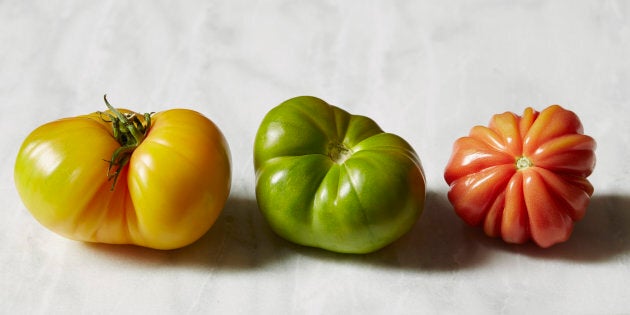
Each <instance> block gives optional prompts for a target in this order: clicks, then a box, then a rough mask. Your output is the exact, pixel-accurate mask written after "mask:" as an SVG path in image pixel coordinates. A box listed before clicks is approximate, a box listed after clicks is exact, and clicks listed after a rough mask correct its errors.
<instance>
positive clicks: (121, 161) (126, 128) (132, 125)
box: [103, 95, 151, 190]
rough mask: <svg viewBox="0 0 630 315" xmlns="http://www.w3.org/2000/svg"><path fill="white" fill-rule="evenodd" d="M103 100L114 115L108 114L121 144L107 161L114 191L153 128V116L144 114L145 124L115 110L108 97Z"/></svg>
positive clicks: (115, 136)
mask: <svg viewBox="0 0 630 315" xmlns="http://www.w3.org/2000/svg"><path fill="white" fill-rule="evenodd" d="M103 99H104V100H105V105H107V108H108V109H109V111H110V112H111V113H113V115H112V114H110V113H107V116H109V118H110V119H111V123H112V131H113V134H114V138H115V139H116V141H118V143H120V147H119V148H118V149H116V150H115V151H114V153H113V154H112V157H111V159H110V160H107V162H108V163H109V167H108V168H107V178H108V180H112V179H113V180H114V181H113V183H112V187H111V189H110V190H114V186H116V182H117V181H118V176H119V175H120V172H121V171H122V170H123V168H124V167H125V165H127V163H129V160H131V154H132V153H133V151H134V150H135V149H136V148H137V147H138V146H139V145H140V143H142V141H143V140H144V138H145V137H146V135H147V132H148V131H149V129H150V128H151V114H150V113H146V114H144V121H145V122H144V123H142V121H140V119H139V118H138V116H136V115H135V114H127V115H125V114H123V113H121V112H120V111H119V110H117V109H116V108H114V107H113V106H112V105H111V104H109V102H108V101H107V95H105V96H103Z"/></svg>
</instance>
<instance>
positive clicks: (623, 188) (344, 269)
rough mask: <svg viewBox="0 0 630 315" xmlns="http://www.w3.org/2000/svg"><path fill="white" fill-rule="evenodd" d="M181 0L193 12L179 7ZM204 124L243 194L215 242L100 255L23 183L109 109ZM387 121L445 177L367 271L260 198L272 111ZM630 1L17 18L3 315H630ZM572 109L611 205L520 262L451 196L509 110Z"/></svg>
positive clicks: (272, 7)
mask: <svg viewBox="0 0 630 315" xmlns="http://www.w3.org/2000/svg"><path fill="white" fill-rule="evenodd" d="M176 3H177V4H176ZM104 93H107V94H108V96H109V99H110V101H111V102H112V103H113V104H115V105H117V106H121V107H132V108H134V109H136V110H138V111H140V112H145V111H159V110H163V109H166V108H171V107H188V108H192V109H196V110H198V111H200V112H202V113H204V114H205V115H207V116H208V117H210V118H211V119H213V120H214V121H215V122H216V123H217V124H218V125H219V127H220V128H221V129H222V130H223V132H224V134H225V136H226V138H227V140H228V142H229V144H230V146H231V149H232V159H233V178H234V182H233V187H232V194H231V196H230V199H229V201H228V204H227V206H226V207H225V209H224V212H223V213H222V215H221V216H220V218H219V220H218V221H217V223H216V224H215V226H214V227H213V228H212V229H211V230H210V232H209V233H208V234H207V235H205V236H204V237H203V238H202V239H201V240H200V241H199V242H197V243H195V244H193V245H191V246H189V247H186V248H183V249H180V250H175V251H154V250H148V249H143V248H137V247H131V246H107V245H88V244H82V243H78V242H74V241H70V240H66V239H63V238H61V237H59V236H57V235H55V234H52V233H51V232H49V231H47V230H45V229H44V228H43V227H42V226H40V225H39V224H38V223H37V222H36V221H35V220H34V219H33V218H32V217H31V216H30V214H29V213H28V212H27V211H26V209H25V208H24V206H23V205H22V203H21V201H20V199H19V197H18V195H17V192H16V191H15V188H14V186H13V164H14V161H15V156H16V153H17V150H18V147H19V145H20V143H21V141H22V140H23V139H24V137H25V136H26V135H27V134H28V133H29V132H30V131H31V130H32V129H34V128H35V127H36V126H38V125H40V124H42V123H44V122H47V121H50V120H54V119H57V118H61V117H64V116H74V115H79V114H84V113H89V112H93V111H95V110H100V109H102V108H103V104H102V95H103V94H104ZM305 94H308V95H315V96H319V97H321V98H323V99H325V100H327V101H329V102H331V103H333V104H337V105H340V106H341V107H343V108H345V109H347V110H348V111H350V112H353V113H356V114H363V115H367V116H370V117H372V118H373V119H375V120H376V121H377V122H378V123H379V124H380V125H381V126H382V127H383V128H384V129H385V130H387V131H390V132H394V133H397V134H399V135H401V136H402V137H404V138H406V139H407V140H408V141H409V142H410V143H411V144H412V145H413V146H414V147H415V148H416V150H417V151H418V153H419V154H420V156H421V159H422V161H423V163H424V167H425V171H426V175H427V180H428V189H429V192H428V200H427V204H426V211H425V213H424V214H423V215H422V217H421V218H420V220H419V221H418V223H417V224H416V225H415V227H414V228H413V230H412V231H411V232H410V233H409V234H407V235H405V236H404V237H403V238H402V239H400V240H399V241H397V242H396V243H394V244H393V245H391V246H389V247H387V248H385V249H383V250H381V251H379V252H376V253H373V254H370V255H365V256H349V255H339V254H333V253H329V252H325V251H322V250H317V249H309V248H302V247H298V246H295V245H292V244H290V243H288V242H286V241H284V240H282V239H280V238H278V237H276V236H275V235H274V234H273V233H272V232H271V230H270V229H269V227H268V226H267V225H266V223H265V222H264V220H263V218H262V216H261V215H260V213H259V212H258V209H257V207H256V202H255V199H254V193H253V191H254V173H253V165H252V146H253V140H254V135H255V132H256V128H257V126H258V124H259V122H260V121H261V119H262V117H263V115H264V114H265V113H266V112H267V111H268V110H269V109H270V108H271V107H272V106H275V105H276V104H278V103H280V102H282V101H284V100H285V99H288V98H290V97H293V96H297V95H305ZM629 100H630V2H627V1H623V0H619V1H612V0H611V1H609V0H602V1H538V0H526V1H496V0H483V1H411V0H409V1H405V0H402V1H358V0H357V1H306V0H303V1H281V0H270V1H245V0H236V1H227V0H226V1H79V0H77V1H45V0H41V1H18V0H4V1H0V108H1V109H2V112H1V114H0V128H1V131H2V135H3V136H2V137H1V138H0V162H1V163H0V197H1V198H0V200H1V201H0V202H1V205H2V207H1V211H2V220H0V313H6V314H31V313H35V314H38V313H40V314H51V313H63V314H68V313H93V314H118V313H123V314H124V313H128V314H137V313H138V312H139V313H146V314H159V313H211V314H226V313H248V314H249V313H268V314H281V313H294V314H298V313H299V314H302V313H315V314H317V313H342V314H346V313H358V314H364V313H376V314H378V313H381V314H392V313H402V314H404V313H420V314H440V313H445V314H449V313H452V314H462V313H471V314H491V313H505V314H525V313H528V314H558V313H564V314H619V313H626V314H627V313H630V298H629V294H628V291H627V289H628V286H629V285H630V212H629V211H630V179H629V178H630V168H629V166H628V161H629V160H630V151H629V150H630V149H629V148H630V107H629ZM553 103H558V104H561V105H564V106H565V107H567V108H570V109H572V110H574V111H575V112H576V113H578V115H580V116H581V118H582V122H583V124H584V126H585V131H586V133H587V134H589V135H591V136H593V137H594V138H595V139H596V140H597V141H598V149H597V157H598V165H597V167H596V170H595V173H594V174H593V175H592V176H591V177H590V179H591V181H592V183H593V184H594V186H595V188H596V193H595V195H594V197H593V199H592V203H591V205H590V206H589V209H588V212H587V215H586V217H585V219H584V220H583V221H581V222H579V223H578V224H577V226H576V229H575V231H574V234H573V237H572V238H571V240H570V241H569V242H567V243H564V244H561V245H557V246H555V247H552V248H550V249H546V250H543V249H539V248H537V247H535V246H534V245H531V244H529V245H524V246H510V245H505V244H503V243H502V242H501V241H499V240H495V239H488V238H486V237H485V236H483V234H482V233H481V231H480V230H478V229H475V228H470V227H467V226H465V225H464V224H463V223H462V222H461V220H459V218H458V217H457V216H456V215H455V214H454V213H453V211H452V208H451V207H450V204H449V203H448V201H447V200H446V197H445V192H446V189H447V186H446V184H445V183H444V181H443V179H442V172H443V168H444V166H445V164H446V162H447V159H448V157H449V155H450V153H451V152H450V149H451V143H452V142H453V141H454V140H455V139H456V138H457V137H459V136H462V135H464V134H466V133H467V132H468V130H469V128H470V127H472V126H473V125H476V124H485V123H487V121H488V120H489V118H490V116H491V115H492V114H494V113H499V112H504V111H507V110H510V111H517V112H521V111H522V110H523V108H524V107H525V106H534V107H535V108H538V109H542V108H543V107H545V106H547V105H549V104H553Z"/></svg>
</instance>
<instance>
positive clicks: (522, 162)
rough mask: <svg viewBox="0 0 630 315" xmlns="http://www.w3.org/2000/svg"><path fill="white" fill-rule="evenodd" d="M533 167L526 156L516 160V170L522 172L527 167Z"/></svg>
mask: <svg viewBox="0 0 630 315" xmlns="http://www.w3.org/2000/svg"><path fill="white" fill-rule="evenodd" d="M532 166H534V163H532V161H531V160H530V159H528V158H527V157H526V156H521V157H519V158H518V159H516V169H517V170H519V171H520V170H524V169H526V168H528V167H532Z"/></svg>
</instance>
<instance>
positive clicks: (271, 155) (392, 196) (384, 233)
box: [254, 96, 425, 253]
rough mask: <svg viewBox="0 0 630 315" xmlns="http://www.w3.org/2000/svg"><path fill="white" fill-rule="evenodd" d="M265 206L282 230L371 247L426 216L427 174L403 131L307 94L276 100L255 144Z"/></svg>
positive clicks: (294, 237)
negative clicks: (383, 127)
mask: <svg viewBox="0 0 630 315" xmlns="http://www.w3.org/2000/svg"><path fill="white" fill-rule="evenodd" d="M254 166H255V169H256V197H257V201H258V206H259V208H260V211H261V212H262V213H263V215H264V217H265V218H266V220H267V222H269V224H270V226H271V228H272V229H273V230H274V231H275V232H276V233H277V234H278V235H280V236H281V237H283V238H285V239H287V240H289V241H292V242H295V243H297V244H301V245H306V246H313V247H319V248H323V249H327V250H330V251H335V252H342V253H368V252H372V251H375V250H377V249H380V248H382V247H384V246H386V245H387V244H389V243H391V242H392V241H394V240H395V239H397V238H399V237H400V236H401V235H403V234H404V233H406V232H407V231H408V230H409V229H410V228H411V227H412V225H413V224H414V223H415V222H416V221H417V219H418V217H419V216H420V214H421V212H422V209H423V206H424V198H425V179H424V173H423V170H422V166H421V164H420V160H419V158H418V156H417V154H416V153H415V151H414V150H413V148H412V147H411V146H410V145H409V144H408V143H407V142H406V141H404V140H403V139H402V138H400V137H398V136H396V135H394V134H390V133H384V132H383V131H382V130H381V129H380V128H379V126H378V125H377V124H376V123H375V122H374V121H372V120H371V119H369V118H367V117H363V116H354V115H350V114H349V113H347V112H345V111H343V110H341V109H340V108H337V107H334V106H332V105H329V104H327V103H326V102H324V101H323V100H321V99H318V98H315V97H309V96H301V97H296V98H293V99H290V100H288V101H286V102H284V103H282V104H280V105H279V106H277V107H275V108H273V109H272V110H271V111H270V112H269V113H268V114H267V115H266V116H265V118H264V119H263V121H262V123H261V125H260V128H259V129H258V133H257V135H256V140H255V144H254Z"/></svg>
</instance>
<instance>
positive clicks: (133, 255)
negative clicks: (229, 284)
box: [85, 196, 287, 271]
mask: <svg viewBox="0 0 630 315" xmlns="http://www.w3.org/2000/svg"><path fill="white" fill-rule="evenodd" d="M282 242H283V241H282V240H280V239H279V238H278V237H277V236H275V235H274V234H273V232H272V231H271V230H270V229H269V228H268V227H267V225H266V223H265V222H264V219H263V217H262V215H261V214H260V212H259V211H258V206H257V204H256V200H255V199H254V198H249V197H242V196H230V198H229V199H228V201H227V202H226V205H225V207H224V209H223V211H222V213H221V214H220V215H219V218H217V221H216V222H215V224H214V225H213V226H212V228H210V230H209V231H208V232H207V233H206V234H205V235H204V236H202V237H201V238H200V239H199V240H197V241H196V242H194V243H193V244H191V245H188V246H186V247H183V248H180V249H175V250H155V249H150V248H144V247H139V246H133V245H109V244H89V243H85V247H86V248H87V250H91V251H93V253H94V254H97V255H102V256H105V257H106V258H108V259H112V260H116V261H117V262H119V263H127V264H132V265H137V266H139V267H155V266H162V267H164V266H166V267H183V268H199V269H205V270H213V269H220V270H235V271H236V270H239V271H242V270H249V269H252V270H253V269H257V268H262V267H263V266H264V265H267V264H269V263H273V262H274V261H278V260H280V259H282V257H284V256H285V255H286V254H287V250H284V249H283V247H284V246H283V244H282Z"/></svg>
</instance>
